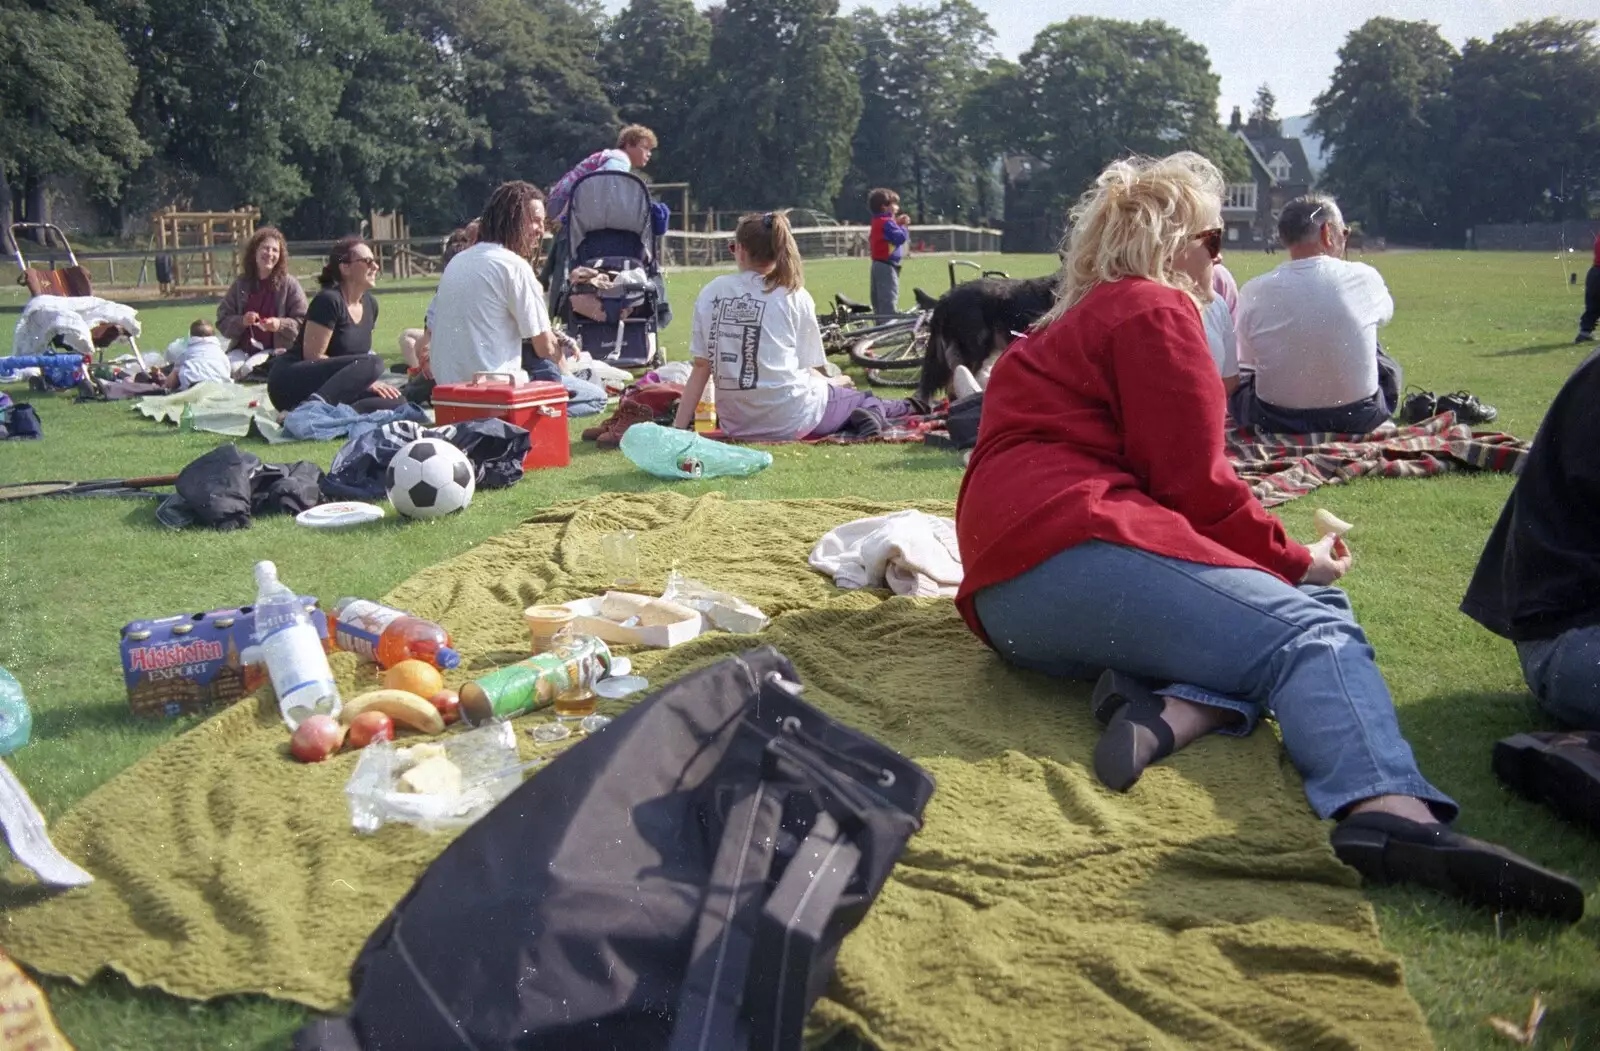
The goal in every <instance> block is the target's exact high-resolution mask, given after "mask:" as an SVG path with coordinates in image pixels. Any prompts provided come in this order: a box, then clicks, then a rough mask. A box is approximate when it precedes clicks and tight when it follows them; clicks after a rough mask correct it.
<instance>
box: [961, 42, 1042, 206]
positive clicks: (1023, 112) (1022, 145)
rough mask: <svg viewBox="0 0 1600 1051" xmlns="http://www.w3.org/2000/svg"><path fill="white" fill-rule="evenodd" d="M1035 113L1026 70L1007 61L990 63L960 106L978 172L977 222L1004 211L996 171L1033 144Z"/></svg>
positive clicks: (976, 195) (975, 202)
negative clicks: (1006, 158) (1033, 119)
mask: <svg viewBox="0 0 1600 1051" xmlns="http://www.w3.org/2000/svg"><path fill="white" fill-rule="evenodd" d="M1032 114H1033V104H1032V100H1031V99H1030V97H1029V94H1028V85H1027V82H1026V81H1025V80H1024V78H1023V75H1022V67H1021V66H1019V65H1017V64H1016V63H1015V62H1012V61H1010V60H1009V59H1003V58H994V59H990V60H989V62H988V64H987V65H986V66H985V68H984V69H983V70H982V72H981V73H979V75H978V77H977V78H976V80H975V82H974V83H973V86H972V90H971V91H969V92H968V93H967V97H966V98H965V99H964V100H963V101H962V105H961V127H962V129H963V136H964V137H965V139H966V141H967V144H968V148H969V149H970V150H971V153H972V158H973V161H974V163H975V165H976V167H977V172H976V175H975V180H974V190H975V193H974V199H973V207H974V210H975V212H976V213H977V215H978V217H980V218H984V217H990V216H999V215H1000V214H1001V213H1002V212H1003V210H1004V200H1003V191H1002V188H1001V181H1000V180H999V179H998V178H996V175H995V172H996V170H997V169H998V168H999V166H1000V165H1001V163H1002V162H1003V160H1004V158H1005V157H1006V155H1007V154H1009V153H1014V152H1021V151H1025V150H1026V149H1027V148H1028V147H1029V145H1030V144H1031V143H1032V141H1033V136H1034V131H1035V129H1034V127H1033V124H1032Z"/></svg>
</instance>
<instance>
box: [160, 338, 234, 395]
mask: <svg viewBox="0 0 1600 1051" xmlns="http://www.w3.org/2000/svg"><path fill="white" fill-rule="evenodd" d="M167 362H168V363H169V364H172V365H176V366H177V367H178V389H179V390H188V389H189V388H190V387H193V386H194V385H195V384H196V383H204V382H205V381H206V380H213V381H215V382H217V383H232V382H233V365H232V363H230V362H229V361H228V352H227V350H225V349H224V348H223V346H222V340H220V339H218V338H217V337H216V336H190V337H189V338H188V339H179V340H174V341H173V342H172V343H171V344H169V345H168V346H167Z"/></svg>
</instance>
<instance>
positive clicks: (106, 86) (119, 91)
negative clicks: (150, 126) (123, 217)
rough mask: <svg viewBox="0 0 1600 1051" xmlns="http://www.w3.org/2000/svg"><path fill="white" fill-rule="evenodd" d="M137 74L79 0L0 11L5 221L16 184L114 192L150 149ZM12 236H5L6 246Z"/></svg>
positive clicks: (0, 181) (0, 182) (0, 193)
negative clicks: (62, 180) (135, 100)
mask: <svg viewBox="0 0 1600 1051" xmlns="http://www.w3.org/2000/svg"><path fill="white" fill-rule="evenodd" d="M134 82H135V74H134V70H133V67H132V65H130V64H129V62H128V55H127V52H125V51H124V50H123V47H122V44H121V42H120V41H119V40H118V39H117V36H116V34H115V32H113V31H112V29H111V27H110V26H108V25H106V24H105V23H104V22H102V21H100V20H99V19H97V18H96V17H95V15H94V12H93V11H92V10H91V9H90V8H89V7H88V6H87V5H86V4H83V3H81V2H79V0H53V2H51V3H36V2H33V0H25V2H21V3H11V4H7V5H5V6H4V7H0V203H3V204H6V205H7V206H8V207H6V209H5V211H4V214H3V215H0V220H3V222H4V224H5V225H7V226H9V224H10V220H11V210H10V208H9V204H10V193H9V192H7V189H8V185H15V186H16V187H17V188H18V190H19V192H24V193H26V192H28V190H30V189H32V188H33V187H36V186H37V184H38V181H39V180H41V179H43V178H45V177H46V176H50V175H76V176H81V177H82V178H83V179H84V181H85V183H86V184H87V185H88V186H89V188H90V189H91V190H93V191H95V192H97V193H99V194H101V195H110V194H113V193H115V192H116V190H117V189H118V187H119V186H120V184H121V182H122V180H123V178H124V176H125V175H126V173H127V172H128V170H129V169H130V168H131V167H132V166H133V165H135V164H136V163H137V162H138V161H139V160H141V159H142V158H143V157H144V156H145V155H146V154H148V153H149V152H150V150H149V147H148V146H146V145H145V143H144V141H143V140H142V139H141V138H140V136H139V129H138V128H137V127H135V126H134V124H133V122H132V121H131V120H129V119H128V104H129V100H130V98H131V97H132V95H133V90H134ZM7 237H9V233H7V234H6V235H4V236H0V244H4V243H6V239H7Z"/></svg>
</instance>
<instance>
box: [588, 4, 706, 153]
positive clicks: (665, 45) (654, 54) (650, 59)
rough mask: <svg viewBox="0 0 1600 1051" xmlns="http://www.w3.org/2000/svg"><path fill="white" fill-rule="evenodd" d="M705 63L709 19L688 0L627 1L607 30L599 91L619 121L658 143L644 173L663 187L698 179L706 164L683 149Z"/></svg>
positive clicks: (690, 137) (704, 77)
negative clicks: (648, 133)
mask: <svg viewBox="0 0 1600 1051" xmlns="http://www.w3.org/2000/svg"><path fill="white" fill-rule="evenodd" d="M710 61H711V21H710V20H709V19H708V18H707V17H706V16H705V15H703V14H701V13H700V12H699V11H697V10H695V6H694V3H693V0H630V2H629V4H628V6H627V7H626V8H624V9H623V10H622V13H621V14H619V15H618V16H617V17H616V19H615V20H614V21H613V22H612V23H611V25H610V26H609V27H608V29H607V32H606V48H605V52H604V61H603V72H604V78H605V85H606V90H607V91H608V92H609V93H610V96H611V101H612V102H613V103H615V104H616V107H617V116H618V117H619V118H620V119H622V120H624V121H627V122H629V123H636V124H644V125H647V126H648V127H649V128H650V129H651V130H652V131H654V132H655V133H656V136H657V138H659V139H660V141H661V149H660V151H659V152H658V153H657V154H656V156H655V157H654V158H652V160H651V161H650V169H651V172H652V174H653V175H654V176H655V177H657V178H659V179H660V180H661V181H663V182H681V181H684V180H689V181H698V178H699V173H700V170H701V166H702V165H703V164H704V162H705V161H706V158H704V157H697V156H695V155H694V154H693V153H692V152H691V151H690V150H689V149H688V148H687V147H688V144H689V142H690V141H691V139H692V138H693V136H692V134H691V132H690V127H689V117H690V114H691V113H693V112H694V107H695V105H696V104H697V103H698V101H699V99H700V96H701V93H702V91H703V90H704V88H705V83H706V69H707V66H708V65H709V63H710Z"/></svg>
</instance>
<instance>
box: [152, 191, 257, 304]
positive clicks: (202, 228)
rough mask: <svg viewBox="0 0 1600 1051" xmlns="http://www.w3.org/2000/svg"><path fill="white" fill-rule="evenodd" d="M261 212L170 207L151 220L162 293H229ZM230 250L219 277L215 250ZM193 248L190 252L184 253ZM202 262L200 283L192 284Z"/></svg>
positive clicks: (157, 271)
mask: <svg viewBox="0 0 1600 1051" xmlns="http://www.w3.org/2000/svg"><path fill="white" fill-rule="evenodd" d="M260 218H261V209H259V208H255V207H252V206H246V207H244V208H236V209H234V210H233V211H231V212H180V211H178V209H177V208H176V207H174V206H172V205H168V206H167V207H166V208H163V209H162V210H161V211H159V212H157V213H156V214H155V215H154V216H152V217H151V225H152V226H154V227H155V236H156V243H157V248H158V252H159V253H160V254H158V255H157V256H156V279H157V280H158V281H159V282H160V284H161V294H162V295H164V296H175V295H179V294H180V293H189V294H201V295H216V294H219V293H222V292H226V291H227V290H228V286H229V284H231V283H232V281H233V274H234V273H235V272H236V270H237V265H238V254H239V253H240V252H241V251H243V250H244V246H245V244H246V243H248V242H249V240H250V238H251V237H253V236H255V232H256V222H257V221H258V220H260ZM219 248H227V249H228V254H227V259H228V265H227V267H226V269H225V270H224V272H223V274H222V275H221V277H220V278H219V275H218V272H217V269H218V268H217V262H216V254H217V253H216V251H215V249H219ZM182 249H189V250H190V251H181V250H182ZM196 262H198V263H199V269H200V273H199V280H198V283H194V284H191V283H190V277H191V274H192V268H193V267H194V265H195V263H196Z"/></svg>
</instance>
